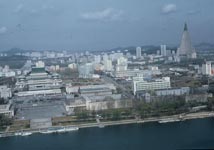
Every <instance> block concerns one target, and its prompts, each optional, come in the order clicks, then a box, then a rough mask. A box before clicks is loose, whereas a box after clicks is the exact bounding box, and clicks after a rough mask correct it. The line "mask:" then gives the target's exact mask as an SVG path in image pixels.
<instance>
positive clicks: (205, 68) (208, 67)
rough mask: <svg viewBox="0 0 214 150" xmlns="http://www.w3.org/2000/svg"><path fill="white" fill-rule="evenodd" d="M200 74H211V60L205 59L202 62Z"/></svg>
mask: <svg viewBox="0 0 214 150" xmlns="http://www.w3.org/2000/svg"><path fill="white" fill-rule="evenodd" d="M202 74H203V75H212V63H211V61H207V62H206V63H205V64H202Z"/></svg>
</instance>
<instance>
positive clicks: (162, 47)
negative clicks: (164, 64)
mask: <svg viewBox="0 0 214 150" xmlns="http://www.w3.org/2000/svg"><path fill="white" fill-rule="evenodd" d="M161 55H162V56H167V50H166V45H161Z"/></svg>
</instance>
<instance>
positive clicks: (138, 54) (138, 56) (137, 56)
mask: <svg viewBox="0 0 214 150" xmlns="http://www.w3.org/2000/svg"><path fill="white" fill-rule="evenodd" d="M141 51H142V49H141V47H137V48H136V58H137V59H139V58H141Z"/></svg>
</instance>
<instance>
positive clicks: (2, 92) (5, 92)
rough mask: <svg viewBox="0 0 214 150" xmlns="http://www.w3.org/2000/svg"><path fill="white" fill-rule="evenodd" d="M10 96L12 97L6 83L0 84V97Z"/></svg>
mask: <svg viewBox="0 0 214 150" xmlns="http://www.w3.org/2000/svg"><path fill="white" fill-rule="evenodd" d="M10 97H12V92H11V89H10V88H8V87H7V86H6V85H2V86H0V98H4V99H7V98H10Z"/></svg>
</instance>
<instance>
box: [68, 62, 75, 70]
mask: <svg viewBox="0 0 214 150" xmlns="http://www.w3.org/2000/svg"><path fill="white" fill-rule="evenodd" d="M68 68H70V69H76V68H77V64H75V63H72V64H69V65H68Z"/></svg>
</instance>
